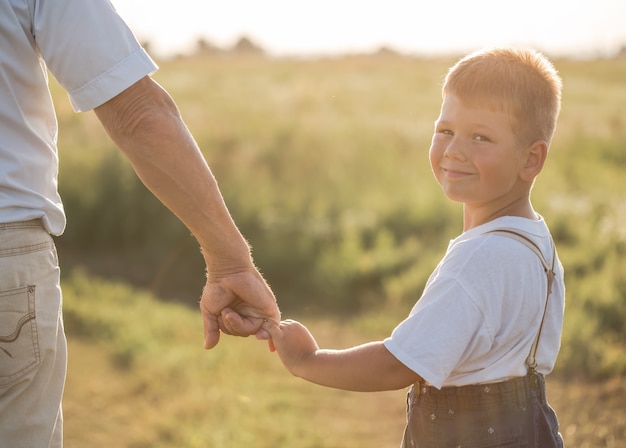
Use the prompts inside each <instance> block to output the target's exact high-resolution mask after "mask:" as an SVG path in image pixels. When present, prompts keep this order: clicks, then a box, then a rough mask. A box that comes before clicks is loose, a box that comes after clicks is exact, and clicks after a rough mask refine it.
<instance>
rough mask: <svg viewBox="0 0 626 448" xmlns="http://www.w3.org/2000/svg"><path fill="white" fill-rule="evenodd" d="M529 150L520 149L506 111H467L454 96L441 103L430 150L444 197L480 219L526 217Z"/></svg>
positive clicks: (469, 108)
mask: <svg viewBox="0 0 626 448" xmlns="http://www.w3.org/2000/svg"><path fill="white" fill-rule="evenodd" d="M526 155H527V151H525V150H524V149H523V148H520V147H518V145H517V144H516V139H515V134H514V132H513V128H512V124H511V117H510V116H509V114H507V113H506V112H504V111H500V110H497V109H495V108H494V109H492V108H488V107H479V106H473V105H472V106H468V105H466V104H464V103H463V102H462V101H461V100H460V99H459V98H458V97H456V96H455V95H453V94H447V95H446V96H445V98H444V100H443V104H442V107H441V114H440V116H439V118H438V119H437V122H436V123H435V132H434V135H433V139H432V144H431V147H430V164H431V168H432V171H433V173H434V175H435V178H436V179H437V181H438V182H439V184H440V185H441V187H442V188H443V190H444V192H445V193H446V195H447V196H448V197H449V198H450V199H452V200H454V201H457V202H462V203H464V205H465V211H466V213H470V214H478V215H477V216H474V217H473V218H474V219H472V221H473V222H474V225H477V223H476V219H477V220H478V221H482V220H483V219H485V218H489V219H493V218H494V217H496V216H502V215H511V214H513V215H518V214H521V215H525V214H526V213H525V212H520V211H516V207H517V206H518V205H519V203H520V201H522V202H523V203H528V196H529V194H530V186H531V185H532V182H528V181H527V180H525V179H522V178H521V177H520V173H521V171H522V170H523V167H524V165H525V156H526Z"/></svg>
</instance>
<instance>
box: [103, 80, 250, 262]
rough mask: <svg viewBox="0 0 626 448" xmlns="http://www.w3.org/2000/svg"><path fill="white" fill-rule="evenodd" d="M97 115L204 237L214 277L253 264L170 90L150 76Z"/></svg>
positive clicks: (154, 187) (145, 178)
mask: <svg viewBox="0 0 626 448" xmlns="http://www.w3.org/2000/svg"><path fill="white" fill-rule="evenodd" d="M96 114H97V116H98V118H99V119H100V121H101V122H102V123H103V125H104V127H105V129H106V130H107V132H108V133H109V135H110V137H111V138H112V140H113V141H114V142H115V144H116V145H117V146H118V147H119V148H120V149H121V150H122V151H123V152H124V154H125V155H126V157H127V158H128V159H129V161H130V162H131V164H132V165H133V168H134V169H135V172H136V173H137V175H138V176H139V177H140V178H141V180H142V182H143V183H144V184H145V185H146V187H147V188H148V189H149V190H150V191H151V192H152V193H153V194H154V195H155V196H156V197H157V198H158V199H159V200H160V201H161V202H163V204H165V205H166V206H167V207H168V208H169V209H170V210H171V211H172V212H173V213H174V214H175V215H176V216H178V218H179V219H180V220H181V221H182V222H183V223H184V224H185V225H186V226H187V227H188V228H189V230H190V231H191V232H192V233H193V234H194V236H195V237H196V238H197V239H198V241H199V243H200V246H201V247H202V251H203V254H204V257H205V259H206V261H207V266H208V268H209V271H210V273H215V274H222V273H224V274H225V273H229V272H233V271H237V270H241V269H242V268H244V267H249V266H251V265H252V260H251V257H250V251H249V247H248V245H247V243H246V242H245V240H244V238H243V236H242V235H241V233H240V232H239V230H238V229H237V227H236V226H235V223H234V222H233V220H232V218H231V216H230V214H229V212H228V209H227V208H226V205H225V204H224V201H223V199H222V195H221V193H220V191H219V188H218V185H217V182H216V180H215V178H214V176H213V174H212V173H211V171H210V169H209V167H208V165H207V163H206V161H205V159H204V157H203V156H202V153H201V152H200V150H199V148H198V146H197V144H196V142H195V141H194V139H193V137H192V136H191V134H190V133H189V131H188V129H187V128H186V126H185V124H184V123H183V120H182V119H181V117H180V114H179V113H178V110H177V108H176V105H175V104H174V102H173V100H172V99H171V98H170V96H169V95H168V94H167V92H165V91H164V90H163V89H162V88H161V87H160V86H158V84H156V83H155V82H154V81H152V80H151V79H149V78H144V79H143V80H141V81H139V82H138V83H137V84H135V85H134V86H132V87H130V88H129V89H128V90H126V91H125V92H123V93H122V94H120V95H118V96H117V97H115V98H113V99H112V100H110V101H109V102H107V103H105V104H103V105H102V106H100V107H98V108H97V109H96Z"/></svg>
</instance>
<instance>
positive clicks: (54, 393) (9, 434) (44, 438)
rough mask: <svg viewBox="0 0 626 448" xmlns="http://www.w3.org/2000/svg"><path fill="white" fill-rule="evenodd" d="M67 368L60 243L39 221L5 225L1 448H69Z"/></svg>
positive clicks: (0, 237)
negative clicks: (66, 445)
mask: <svg viewBox="0 0 626 448" xmlns="http://www.w3.org/2000/svg"><path fill="white" fill-rule="evenodd" d="M66 368H67V347H66V341H65V334H64V331H63V321H62V316H61V288H60V274H59V266H58V259H57V254H56V248H55V246H54V242H53V240H52V238H51V236H50V235H49V234H48V233H47V232H46V230H45V229H44V228H43V227H42V225H41V223H40V221H39V220H35V221H27V222H16V223H5V224H0V446H2V447H7V448H21V447H24V448H26V447H27V448H45V447H55V448H58V447H61V446H62V445H63V416H62V412H61V397H62V395H63V386H64V383H65V373H66Z"/></svg>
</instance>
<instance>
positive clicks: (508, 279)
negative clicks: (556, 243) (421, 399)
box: [384, 217, 565, 388]
mask: <svg viewBox="0 0 626 448" xmlns="http://www.w3.org/2000/svg"><path fill="white" fill-rule="evenodd" d="M499 228H512V229H517V230H518V231H519V232H521V233H523V234H524V235H525V236H527V237H529V238H531V239H532V240H533V241H534V242H535V244H537V245H538V246H539V248H541V251H542V253H543V254H544V257H545V258H546V260H547V261H548V263H551V262H552V248H551V243H550V241H551V238H550V233H549V230H548V227H547V226H546V224H545V222H544V220H543V219H539V220H537V221H533V220H529V219H525V218H519V217H502V218H498V219H495V220H493V221H491V222H489V223H486V224H483V225H481V226H479V227H475V228H473V229H470V230H468V231H467V232H465V233H463V234H462V235H460V236H459V237H457V238H456V239H454V240H452V241H451V242H450V245H449V246H448V250H447V252H446V254H445V256H444V258H443V260H441V262H440V263H439V265H438V266H437V268H436V269H435V271H434V272H433V273H432V274H431V276H430V278H429V280H428V282H427V284H426V287H425V288H424V292H423V294H422V297H421V298H420V299H419V300H418V301H417V303H416V304H415V306H414V307H413V309H412V310H411V312H410V314H409V316H408V317H407V318H406V319H405V320H404V321H403V322H401V323H400V324H399V325H398V326H397V327H396V328H395V329H394V331H393V333H392V334H391V336H390V337H389V338H387V339H386V340H385V341H384V344H385V347H386V348H387V349H388V350H389V351H390V352H391V353H392V354H393V355H394V356H395V357H396V358H398V360H400V361H401V362H402V363H403V364H405V365H406V366H407V367H409V368H410V369H412V370H413V371H415V372H416V373H417V374H418V375H420V376H421V377H422V378H423V379H424V380H425V381H427V382H429V383H430V384H432V385H433V386H435V387H437V388H441V387H443V386H464V385H468V384H480V383H488V382H498V381H504V380H506V379H509V378H513V377H519V376H524V375H525V374H526V373H527V365H526V359H527V358H528V355H529V353H530V349H531V346H532V344H533V341H534V339H535V336H536V335H537V332H538V330H539V325H540V322H541V317H542V314H543V309H544V304H545V299H546V291H547V278H546V274H545V271H544V269H543V265H542V264H541V261H540V260H539V258H538V257H537V255H536V254H535V253H534V252H532V251H531V250H530V249H529V248H528V247H526V246H525V245H523V244H522V243H520V242H518V241H515V240H513V239H511V238H508V237H506V236H502V235H498V234H485V233H486V232H489V231H490V230H494V229H499ZM554 271H555V273H556V277H555V280H554V282H553V286H552V294H551V295H550V298H549V301H548V309H547V314H546V318H545V321H544V323H543V330H542V333H541V339H540V341H539V347H538V350H537V357H536V358H537V363H538V367H537V370H538V371H539V372H541V373H543V374H547V373H550V372H551V371H552V368H553V367H554V364H555V361H556V357H557V354H558V351H559V347H560V341H561V330H562V326H563V312H564V306H565V287H564V283H563V267H562V266H561V263H560V261H559V260H558V257H557V260H556V262H555V265H554Z"/></svg>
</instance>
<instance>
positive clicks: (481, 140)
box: [474, 134, 490, 142]
mask: <svg viewBox="0 0 626 448" xmlns="http://www.w3.org/2000/svg"><path fill="white" fill-rule="evenodd" d="M474 140H476V141H479V142H488V141H490V140H489V139H488V138H487V137H485V136H484V135H481V134H476V135H475V136H474Z"/></svg>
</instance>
